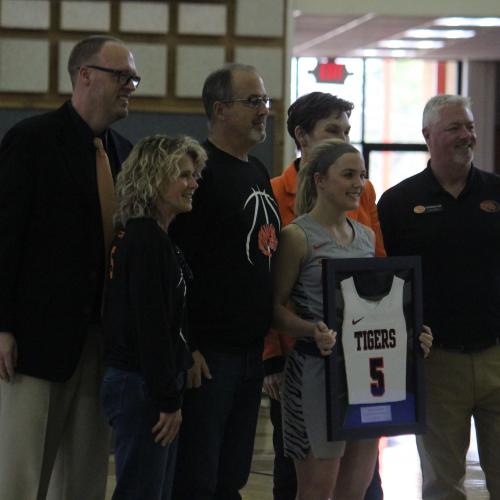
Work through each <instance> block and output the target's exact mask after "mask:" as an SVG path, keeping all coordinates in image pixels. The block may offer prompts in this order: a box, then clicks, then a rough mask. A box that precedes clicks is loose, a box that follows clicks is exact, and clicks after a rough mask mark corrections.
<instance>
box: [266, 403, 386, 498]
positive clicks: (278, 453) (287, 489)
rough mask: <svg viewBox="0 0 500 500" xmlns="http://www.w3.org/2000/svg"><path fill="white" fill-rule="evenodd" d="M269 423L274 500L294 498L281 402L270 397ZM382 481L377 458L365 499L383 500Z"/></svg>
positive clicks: (295, 486)
mask: <svg viewBox="0 0 500 500" xmlns="http://www.w3.org/2000/svg"><path fill="white" fill-rule="evenodd" d="M270 401H271V423H272V424H273V447H274V471H273V473H274V477H273V498H274V500H295V495H296V493H297V477H296V475H295V466H294V464H293V460H292V459H291V458H288V457H285V455H284V452H283V429H282V421H281V404H280V403H279V401H276V400H275V399H271V400H270ZM383 498H384V493H383V491H382V481H381V480H380V473H379V469H378V460H377V463H376V464H375V471H374V473H373V478H372V481H371V483H370V486H369V487H368V489H367V490H366V495H365V500H383Z"/></svg>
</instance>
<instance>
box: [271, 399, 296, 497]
mask: <svg viewBox="0 0 500 500" xmlns="http://www.w3.org/2000/svg"><path fill="white" fill-rule="evenodd" d="M270 402H271V408H270V415H271V423H272V424H273V448H274V470H273V498H274V500H295V495H296V494H297V476H296V473H295V465H294V463H293V460H292V459H291V458H289V457H285V455H284V449H283V425H282V421H281V403H280V402H279V401H276V400H275V399H270Z"/></svg>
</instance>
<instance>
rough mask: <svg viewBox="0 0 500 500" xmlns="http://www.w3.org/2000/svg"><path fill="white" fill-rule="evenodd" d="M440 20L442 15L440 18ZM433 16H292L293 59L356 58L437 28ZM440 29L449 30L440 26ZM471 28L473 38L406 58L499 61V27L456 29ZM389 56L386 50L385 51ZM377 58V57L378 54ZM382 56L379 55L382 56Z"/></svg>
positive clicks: (419, 52) (453, 41)
mask: <svg viewBox="0 0 500 500" xmlns="http://www.w3.org/2000/svg"><path fill="white" fill-rule="evenodd" d="M441 17H442V16H441ZM434 20H435V17H429V16H424V17H416V16H411V17H410V16H406V17H401V16H388V15H385V14H384V15H379V14H366V15H318V14H309V13H306V14H303V13H299V12H297V11H296V12H295V14H294V25H295V26H294V32H295V33H294V38H293V40H294V43H293V55H294V56H314V57H322V56H325V57H359V56H362V55H364V54H363V52H362V51H363V50H365V49H377V48H379V47H378V45H377V42H379V41H381V40H390V39H403V38H404V39H405V40H406V39H408V38H406V37H404V32H405V31H406V30H408V29H414V28H433V29H435V28H437V27H436V26H434V25H433V21H434ZM440 29H451V28H444V27H440ZM459 29H473V30H475V31H476V36H475V37H474V38H468V39H458V40H457V39H453V40H445V42H446V43H445V46H444V47H443V48H440V49H425V50H417V51H414V49H411V50H412V53H411V54H408V56H409V57H417V58H423V59H439V60H456V59H459V60H464V59H469V60H480V61H481V60H482V61H485V60H498V61H500V28H499V27H496V28H492V27H488V28H480V27H474V28H469V27H465V26H464V27H460V28H459ZM385 51H386V52H385V54H386V56H387V57H391V52H390V49H385ZM377 57H381V56H380V55H378V56H377ZM382 57H383V56H382Z"/></svg>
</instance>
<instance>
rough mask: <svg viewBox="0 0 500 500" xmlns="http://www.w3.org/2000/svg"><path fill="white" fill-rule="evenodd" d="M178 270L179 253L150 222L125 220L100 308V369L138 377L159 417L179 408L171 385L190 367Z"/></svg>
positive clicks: (182, 284) (182, 283)
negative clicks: (102, 333) (102, 354)
mask: <svg viewBox="0 0 500 500" xmlns="http://www.w3.org/2000/svg"><path fill="white" fill-rule="evenodd" d="M182 266H184V264H183V259H182V256H181V255H180V252H179V250H178V249H177V248H176V247H175V245H174V244H173V243H172V241H171V240H170V238H169V236H168V234H167V233H165V232H164V231H163V230H162V229H161V228H160V226H159V225H158V224H157V223H156V221H154V220H153V219H150V218H137V219H131V220H130V221H129V222H128V223H127V227H126V228H125V231H121V232H119V233H118V234H117V236H116V238H115V240H114V243H113V246H112V249H111V262H110V269H109V272H108V278H107V287H106V300H105V308H104V326H105V331H106V337H107V354H106V365H107V366H112V367H114V368H118V369H121V370H126V371H133V372H140V373H141V374H142V375H143V377H144V380H145V383H146V389H147V390H148V392H149V395H150V397H151V398H152V399H153V401H154V402H155V403H156V404H157V406H158V410H159V411H163V412H173V411H175V410H177V409H179V408H180V406H181V393H180V391H179V390H178V388H177V384H176V379H177V376H178V374H179V373H180V372H181V371H183V370H185V369H186V368H188V367H189V366H190V361H191V355H190V353H189V351H188V349H187V346H186V342H185V337H184V333H185V329H186V328H185V325H186V315H185V296H186V281H185V277H184V274H185V273H183V271H182V269H181V267H182ZM185 272H186V268H185ZM187 272H189V271H187Z"/></svg>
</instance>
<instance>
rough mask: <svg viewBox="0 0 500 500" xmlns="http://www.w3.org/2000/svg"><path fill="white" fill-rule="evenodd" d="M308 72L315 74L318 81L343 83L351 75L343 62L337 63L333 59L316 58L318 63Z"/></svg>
mask: <svg viewBox="0 0 500 500" xmlns="http://www.w3.org/2000/svg"><path fill="white" fill-rule="evenodd" d="M309 73H312V74H313V75H314V76H315V78H316V81H317V82H318V83H344V82H345V79H346V78H347V77H348V76H349V75H352V73H349V72H348V71H347V68H346V67H345V65H344V64H337V63H336V62H335V59H326V60H324V59H318V64H317V65H316V67H315V68H314V70H312V71H309Z"/></svg>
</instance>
